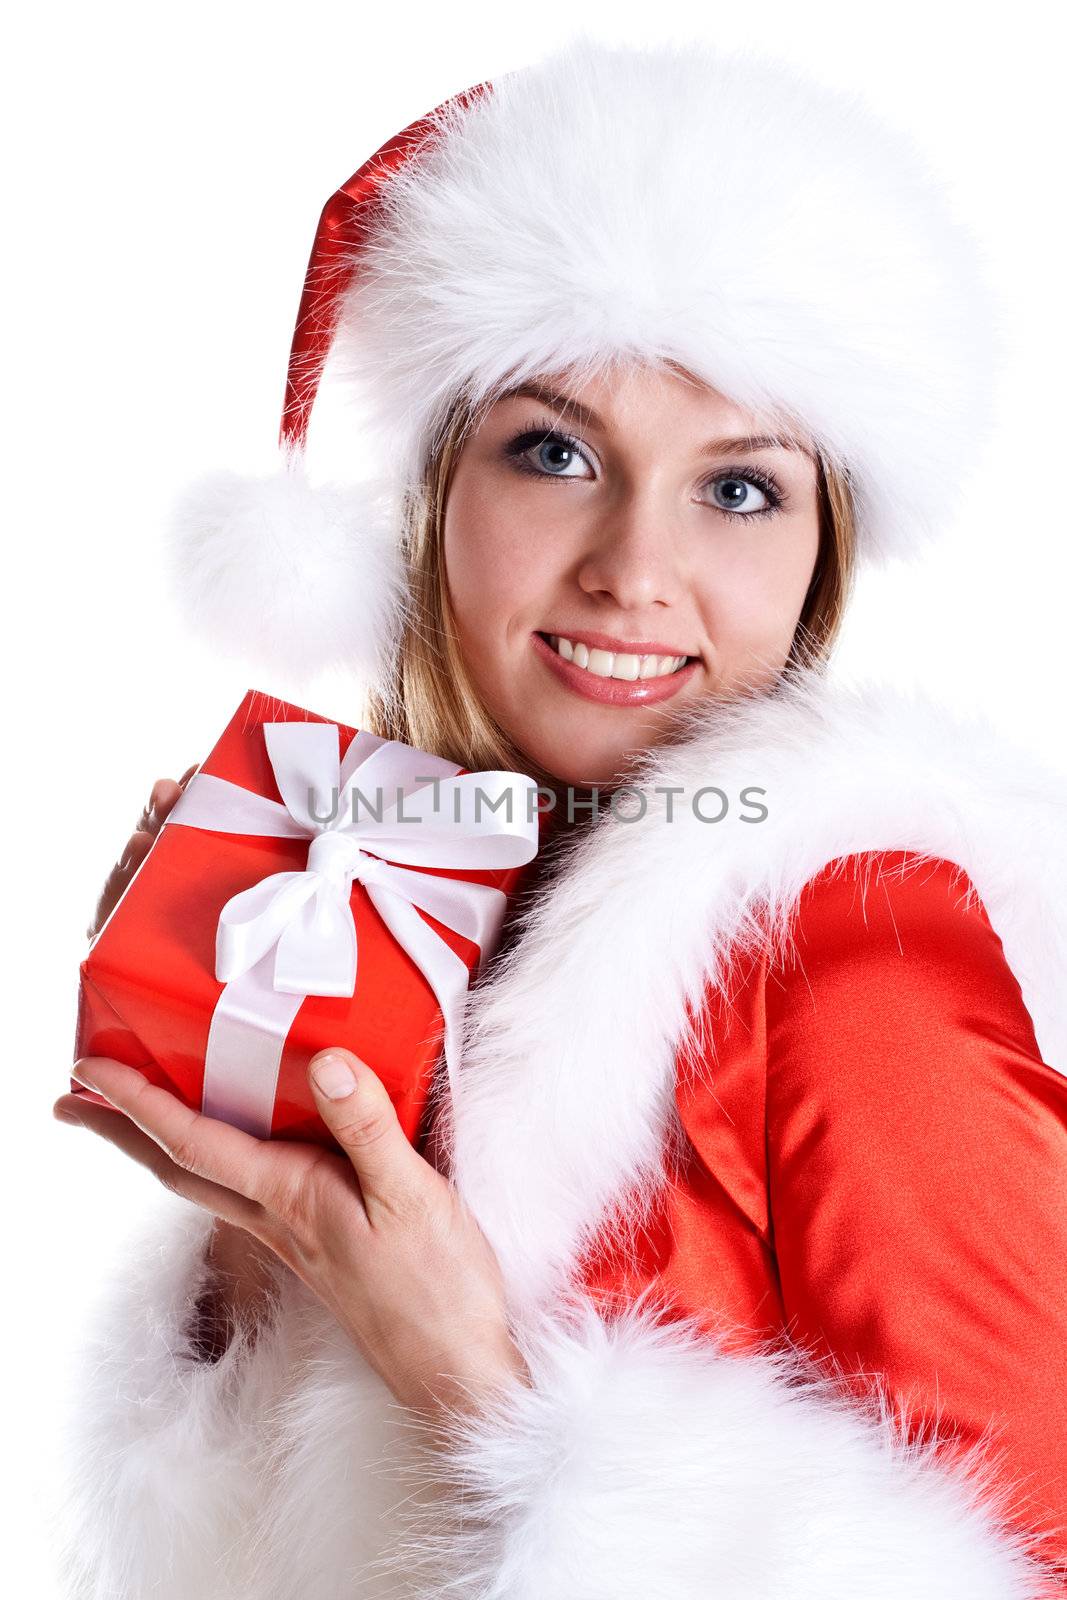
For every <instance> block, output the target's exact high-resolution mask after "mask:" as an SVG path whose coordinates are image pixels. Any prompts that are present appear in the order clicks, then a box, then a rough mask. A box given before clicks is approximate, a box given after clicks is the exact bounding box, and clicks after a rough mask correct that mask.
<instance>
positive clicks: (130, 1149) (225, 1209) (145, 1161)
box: [52, 1094, 263, 1233]
mask: <svg viewBox="0 0 1067 1600" xmlns="http://www.w3.org/2000/svg"><path fill="white" fill-rule="evenodd" d="M52 1114H53V1116H55V1118H56V1119H57V1121H60V1122H74V1123H77V1124H78V1125H79V1126H80V1127H83V1128H88V1129H89V1131H90V1133H96V1134H99V1135H100V1137H101V1138H103V1139H106V1140H107V1141H108V1143H109V1144H113V1145H115V1146H117V1148H118V1149H119V1150H121V1151H122V1152H123V1153H124V1154H125V1155H127V1156H130V1157H131V1158H132V1159H133V1160H134V1161H136V1162H137V1163H138V1164H139V1165H140V1166H142V1167H146V1168H147V1169H148V1171H149V1172H151V1173H152V1174H153V1175H154V1176H155V1177H156V1178H158V1179H159V1181H160V1183H162V1184H163V1186H164V1188H166V1189H170V1190H172V1191H173V1192H174V1193H175V1194H179V1195H182V1196H183V1197H184V1198H185V1199H186V1200H191V1201H193V1203H194V1204H195V1205H198V1206H203V1207H204V1209H205V1210H206V1211H211V1212H214V1214H215V1216H217V1217H224V1218H225V1219H226V1221H227V1222H233V1223H235V1224H236V1225H237V1226H238V1227H241V1228H245V1229H247V1230H248V1231H249V1232H250V1233H256V1232H257V1229H258V1228H259V1227H260V1226H261V1224H262V1220H263V1208H262V1207H261V1206H259V1205H257V1204H256V1203H255V1201H253V1200H249V1199H247V1198H246V1197H245V1196H244V1195H242V1194H238V1193H237V1192H236V1191H235V1190H233V1189H227V1188H226V1186H225V1185H224V1184H219V1183H212V1182H211V1181H210V1180H209V1179H207V1178H201V1177H198V1176H197V1174H196V1173H193V1172H186V1171H184V1170H183V1169H182V1168H181V1167H179V1166H178V1165H177V1164H176V1163H175V1162H173V1161H171V1159H170V1157H169V1156H167V1155H166V1154H165V1153H164V1151H162V1150H161V1149H160V1147H159V1145H158V1144H157V1143H156V1141H155V1140H154V1139H152V1138H151V1137H150V1136H149V1135H148V1134H147V1133H144V1132H142V1130H141V1129H140V1128H139V1127H138V1126H137V1124H136V1123H135V1122H131V1120H130V1118H129V1117H128V1116H126V1115H125V1114H124V1113H123V1112H121V1111H119V1110H118V1109H117V1108H115V1107H113V1106H98V1105H96V1103H95V1102H94V1101H92V1100H87V1099H85V1097H84V1096H83V1095H76V1094H65V1095H63V1096H61V1098H60V1099H59V1100H57V1101H56V1103H55V1105H54V1106H53V1107H52Z"/></svg>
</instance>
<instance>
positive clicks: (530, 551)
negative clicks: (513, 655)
mask: <svg viewBox="0 0 1067 1600" xmlns="http://www.w3.org/2000/svg"><path fill="white" fill-rule="evenodd" d="M444 563H445V578H446V582H447V585H448V592H449V596H450V598H451V601H452V608H453V610H454V612H455V616H456V622H457V624H458V627H459V630H460V633H461V635H462V636H463V640H464V645H465V647H466V649H467V650H468V651H469V653H470V654H471V656H487V655H488V656H491V655H493V654H494V652H496V651H499V650H500V649H501V648H502V647H503V646H504V644H505V643H506V640H507V637H508V635H509V633H510V632H511V631H513V630H514V629H515V628H521V629H523V631H525V627H526V625H527V622H528V625H529V626H530V627H533V626H536V618H537V616H538V615H539V605H540V601H541V598H542V596H543V594H544V591H545V585H546V581H547V575H546V570H545V569H546V563H545V560H544V544H543V541H541V540H538V539H532V538H531V537H530V524H529V519H528V518H526V517H524V516H522V515H521V514H520V513H519V511H518V510H517V508H516V507H515V505H514V504H513V503H512V504H511V505H510V506H509V503H508V502H507V500H506V499H505V497H503V496H501V495H490V494H489V493H486V492H482V491H480V490H479V488H478V486H477V485H476V484H471V485H467V484H465V483H463V482H457V483H456V485H455V486H454V488H453V491H452V493H451V494H450V495H449V498H448V506H447V510H446V515H445V526H444ZM530 618H534V619H535V620H533V621H529V620H528V619H530Z"/></svg>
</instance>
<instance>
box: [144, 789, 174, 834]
mask: <svg viewBox="0 0 1067 1600" xmlns="http://www.w3.org/2000/svg"><path fill="white" fill-rule="evenodd" d="M181 795H182V787H181V784H180V783H176V782H175V781H174V779H173V778H157V779H156V781H155V783H154V784H153V785H152V792H151V794H150V795H149V796H148V802H147V804H146V805H145V808H144V810H143V811H142V812H141V815H140V817H139V818H138V821H137V827H138V829H139V830H140V829H142V828H143V829H147V831H148V832H149V833H150V834H152V835H153V836H155V834H157V833H158V832H159V829H160V825H161V824H162V822H163V818H164V817H165V816H166V815H167V813H168V812H169V811H171V810H173V808H174V805H175V803H176V801H178V800H180V799H181Z"/></svg>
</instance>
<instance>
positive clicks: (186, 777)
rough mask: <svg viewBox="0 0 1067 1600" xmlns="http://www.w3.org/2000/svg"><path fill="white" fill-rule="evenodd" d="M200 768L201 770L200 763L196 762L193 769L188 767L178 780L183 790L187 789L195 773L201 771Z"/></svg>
mask: <svg viewBox="0 0 1067 1600" xmlns="http://www.w3.org/2000/svg"><path fill="white" fill-rule="evenodd" d="M199 768H200V763H199V761H194V762H193V764H192V766H191V767H186V769H185V771H184V772H183V773H182V775H181V777H180V778H179V779H178V782H179V784H180V785H181V787H182V788H183V789H184V788H186V786H187V785H188V782H189V779H190V778H191V777H192V775H193V773H194V772H197V771H198V770H199Z"/></svg>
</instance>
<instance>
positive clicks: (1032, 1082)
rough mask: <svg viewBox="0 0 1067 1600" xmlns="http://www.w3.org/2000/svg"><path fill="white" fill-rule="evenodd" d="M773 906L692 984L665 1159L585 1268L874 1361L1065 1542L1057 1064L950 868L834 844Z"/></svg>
mask: <svg viewBox="0 0 1067 1600" xmlns="http://www.w3.org/2000/svg"><path fill="white" fill-rule="evenodd" d="M791 926H792V937H791V939H790V941H789V950H788V953H787V954H786V955H785V956H780V957H778V958H777V959H772V957H771V956H770V955H769V954H767V953H764V954H763V955H761V956H759V957H753V956H749V957H747V958H746V959H745V960H743V961H739V962H738V963H736V964H735V968H734V970H733V973H732V982H731V992H730V996H729V999H726V998H724V996H723V994H722V993H721V992H719V991H716V992H714V993H713V992H711V991H710V989H709V993H708V997H707V1006H706V1010H705V1013H704V1015H703V1016H702V1019H701V1021H702V1024H703V1026H704V1030H705V1031H704V1035H703V1036H704V1037H705V1038H706V1039H707V1041H708V1048H707V1050H706V1051H705V1052H704V1054H703V1058H702V1059H701V1060H699V1061H695V1060H693V1059H692V1057H690V1058H688V1060H680V1062H679V1073H678V1085H677V1094H676V1098H677V1108H678V1114H679V1118H680V1123H681V1138H680V1141H679V1156H678V1162H677V1170H676V1175H675V1176H673V1177H672V1181H671V1182H670V1184H669V1185H668V1187H667V1188H666V1189H665V1190H664V1191H663V1193H662V1196H661V1198H660V1200H659V1202H658V1204H657V1207H656V1210H655V1212H654V1214H653V1216H652V1218H651V1220H650V1224H649V1226H648V1227H647V1228H646V1229H645V1230H644V1231H643V1233H642V1235H641V1238H640V1241H639V1244H638V1245H637V1247H636V1250H635V1249H633V1248H631V1249H630V1250H629V1251H627V1252H623V1251H621V1250H620V1249H619V1247H618V1246H615V1247H614V1248H613V1247H612V1246H611V1244H610V1243H609V1242H608V1241H607V1239H606V1238H605V1242H604V1244H603V1246H600V1245H599V1244H598V1247H597V1250H596V1251H595V1252H593V1253H591V1254H590V1255H589V1256H588V1257H587V1259H586V1264H585V1268H584V1273H583V1279H584V1284H585V1287H586V1288H587V1289H588V1290H589V1291H590V1293H592V1294H593V1295H594V1297H597V1298H601V1297H609V1298H610V1297H613V1296H615V1295H620V1296H622V1297H623V1298H625V1299H629V1298H632V1296H633V1295H634V1294H635V1293H636V1292H638V1291H639V1290H642V1289H646V1288H649V1287H650V1286H651V1288H652V1290H653V1292H654V1293H662V1295H663V1296H664V1298H665V1300H666V1302H667V1303H668V1306H669V1308H670V1311H671V1313H672V1314H675V1315H679V1316H689V1317H693V1318H696V1319H697V1320H698V1321H699V1322H701V1324H702V1325H703V1326H705V1327H706V1328H707V1329H708V1330H709V1331H710V1332H713V1333H714V1334H715V1335H716V1336H717V1337H718V1338H719V1339H720V1340H722V1341H723V1342H724V1343H725V1344H726V1345H727V1347H728V1348H732V1349H737V1350H744V1349H754V1348H755V1347H756V1346H757V1345H758V1344H760V1343H761V1342H764V1341H767V1340H768V1339H770V1340H771V1341H773V1340H774V1339H775V1338H776V1337H780V1335H781V1334H782V1332H783V1330H785V1331H786V1332H787V1333H788V1334H789V1335H790V1336H791V1338H792V1339H793V1340H794V1341H796V1342H798V1343H800V1344H802V1345H803V1346H805V1347H806V1348H807V1349H809V1350H810V1351H811V1352H812V1353H813V1354H814V1355H815V1356H816V1357H817V1358H819V1359H820V1361H824V1362H826V1363H827V1364H828V1365H829V1366H831V1367H833V1368H835V1369H836V1371H837V1373H838V1376H839V1377H844V1379H845V1381H846V1382H848V1383H850V1384H853V1385H855V1386H856V1387H857V1388H860V1389H863V1388H864V1387H867V1388H868V1392H869V1390H870V1386H871V1380H872V1379H873V1380H877V1379H878V1378H879V1377H881V1378H883V1379H884V1380H885V1384H886V1388H887V1390H888V1393H889V1395H890V1396H891V1397H892V1400H893V1403H894V1408H895V1410H896V1412H897V1415H898V1417H899V1418H900V1420H901V1422H902V1424H903V1425H904V1427H905V1428H906V1430H907V1432H908V1434H909V1436H911V1437H919V1436H920V1435H924V1434H926V1433H928V1432H929V1430H930V1428H931V1427H932V1426H936V1430H937V1432H938V1433H940V1434H943V1435H949V1436H957V1437H958V1438H959V1441H960V1443H961V1444H963V1445H965V1446H966V1445H973V1444H976V1443H977V1442H978V1441H979V1440H981V1439H982V1438H983V1437H985V1439H986V1441H987V1444H986V1448H987V1449H988V1450H989V1452H990V1459H991V1460H992V1462H993V1463H994V1465H995V1473H996V1481H997V1482H998V1484H1000V1483H1002V1484H1003V1485H1004V1486H1005V1488H1006V1489H1007V1490H1008V1492H1009V1494H1010V1496H1011V1502H1010V1515H1011V1516H1012V1517H1013V1518H1017V1520H1018V1522H1019V1524H1020V1525H1021V1526H1023V1527H1025V1528H1027V1529H1028V1530H1029V1531H1035V1530H1037V1531H1040V1532H1041V1533H1043V1534H1045V1535H1046V1537H1047V1539H1048V1543H1047V1546H1046V1547H1045V1549H1044V1552H1043V1553H1044V1554H1045V1556H1046V1558H1047V1559H1050V1560H1053V1561H1056V1560H1062V1561H1064V1562H1065V1563H1067V1078H1065V1077H1064V1076H1063V1075H1062V1074H1061V1073H1059V1072H1057V1071H1055V1070H1054V1069H1053V1068H1051V1067H1049V1066H1047V1065H1046V1064H1045V1063H1044V1062H1043V1061H1042V1059H1041V1055H1040V1052H1039V1049H1038V1046H1037V1042H1036V1039H1035V1036H1034V1029H1033V1024H1032V1022H1031V1019H1030V1016H1029V1013H1028V1012H1027V1009H1026V1006H1025V1004H1024V1002H1023V997H1022V993H1021V991H1020V987H1019V984H1018V982H1017V981H1016V979H1015V976H1014V975H1013V973H1012V971H1011V968H1010V967H1009V966H1008V963H1007V961H1006V959H1005V956H1004V952H1003V949H1002V946H1001V942H1000V939H999V938H998V936H997V934H996V933H995V931H994V930H993V927H992V925H991V923H990V920H989V917H988V916H987V914H986V912H985V909H984V907H983V906H982V903H981V901H980V900H979V898H978V896H977V893H976V891H975V890H974V887H973V885H972V884H971V882H970V880H969V878H968V877H967V875H966V874H965V873H963V872H962V871H961V869H960V868H958V867H956V866H954V865H952V864H951V863H949V862H946V861H940V860H936V861H935V860H931V859H929V858H926V859H923V858H919V859H917V858H916V857H915V855H914V853H908V852H904V851H879V852H869V853H864V854H858V855H854V856H848V857H844V858H840V859H839V860H838V861H837V862H834V863H831V864H830V865H829V866H828V867H827V868H825V869H824V870H823V872H822V873H820V874H819V875H818V876H817V877H816V878H814V879H812V880H811V882H810V883H809V884H808V885H807V886H806V888H805V890H804V892H803V894H802V896H801V898H800V901H799V902H798V906H797V910H796V915H795V920H794V921H793V922H792V925H791ZM865 1375H866V1376H865Z"/></svg>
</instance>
